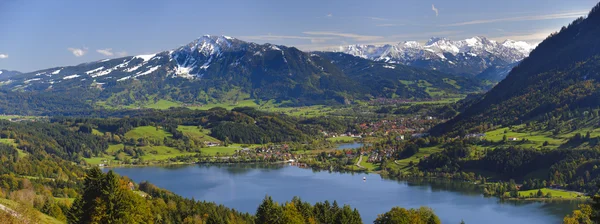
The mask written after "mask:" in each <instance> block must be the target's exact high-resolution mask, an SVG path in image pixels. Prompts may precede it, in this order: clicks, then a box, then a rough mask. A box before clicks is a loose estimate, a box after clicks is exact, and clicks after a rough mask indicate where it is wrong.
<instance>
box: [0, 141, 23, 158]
mask: <svg viewBox="0 0 600 224" xmlns="http://www.w3.org/2000/svg"><path fill="white" fill-rule="evenodd" d="M0 143H4V144H9V145H12V146H14V147H15V149H17V151H18V152H19V158H23V157H25V156H27V152H25V151H23V150H21V149H19V148H17V143H15V140H14V139H8V138H3V139H0Z"/></svg>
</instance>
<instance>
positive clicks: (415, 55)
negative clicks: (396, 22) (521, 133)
mask: <svg viewBox="0 0 600 224" xmlns="http://www.w3.org/2000/svg"><path fill="white" fill-rule="evenodd" d="M535 46H536V44H530V43H527V42H523V41H514V40H506V41H504V42H502V43H499V42H496V41H494V40H489V39H487V38H485V37H482V36H476V37H473V38H469V39H465V40H459V41H452V40H449V39H447V38H431V39H430V40H429V41H428V42H427V43H426V44H425V45H422V44H420V43H419V42H416V41H405V42H401V43H398V44H396V45H390V44H387V45H380V46H376V45H349V46H346V47H342V49H341V50H340V52H344V53H347V54H351V55H354V56H357V57H361V58H365V59H370V60H375V61H384V62H388V63H397V64H404V65H410V66H415V67H420V68H426V69H431V70H437V71H441V72H445V73H451V74H458V75H467V76H478V77H480V78H482V79H491V80H493V81H500V80H502V79H504V77H505V76H506V74H508V72H509V71H510V70H511V69H512V67H514V66H515V65H516V64H518V62H519V61H521V60H523V59H524V58H525V57H527V56H528V55H529V52H531V50H533V49H534V48H535Z"/></svg>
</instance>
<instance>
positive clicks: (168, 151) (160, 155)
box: [140, 146, 196, 161]
mask: <svg viewBox="0 0 600 224" xmlns="http://www.w3.org/2000/svg"><path fill="white" fill-rule="evenodd" d="M140 149H142V150H143V151H144V152H145V155H143V156H142V158H143V159H144V160H145V161H156V160H167V159H170V158H174V157H177V156H188V155H195V154H196V153H195V152H182V151H179V150H178V149H176V148H171V147H168V146H144V147H140Z"/></svg>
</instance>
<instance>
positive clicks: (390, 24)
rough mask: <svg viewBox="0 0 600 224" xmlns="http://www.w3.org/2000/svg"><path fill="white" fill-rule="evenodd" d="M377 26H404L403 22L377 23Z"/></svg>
mask: <svg viewBox="0 0 600 224" xmlns="http://www.w3.org/2000/svg"><path fill="white" fill-rule="evenodd" d="M375 26H379V27H386V26H402V24H393V23H385V24H377V25H375Z"/></svg>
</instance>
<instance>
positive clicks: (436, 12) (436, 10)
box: [431, 4, 439, 16]
mask: <svg viewBox="0 0 600 224" xmlns="http://www.w3.org/2000/svg"><path fill="white" fill-rule="evenodd" d="M431 10H433V11H434V12H435V16H438V15H439V10H438V9H437V8H436V7H435V5H434V4H431Z"/></svg>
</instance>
